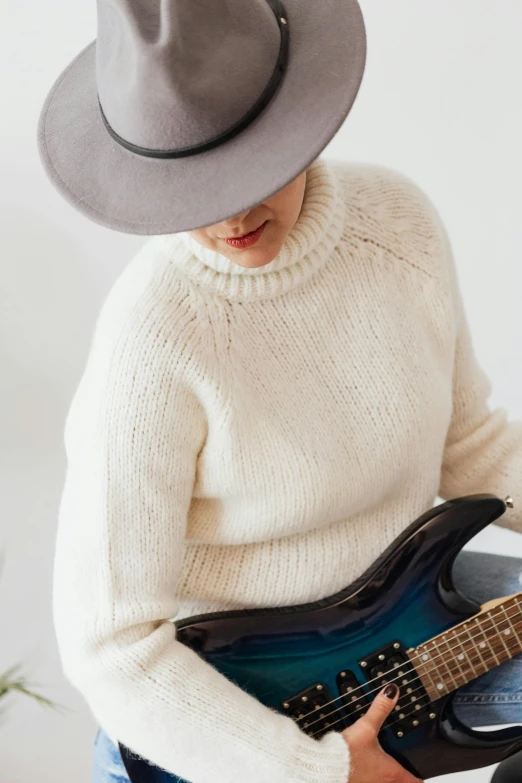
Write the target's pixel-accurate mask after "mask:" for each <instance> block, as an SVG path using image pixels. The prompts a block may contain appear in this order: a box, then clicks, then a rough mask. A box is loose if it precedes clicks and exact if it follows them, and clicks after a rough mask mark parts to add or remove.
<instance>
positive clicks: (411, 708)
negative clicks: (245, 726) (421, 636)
mask: <svg viewBox="0 0 522 783" xmlns="http://www.w3.org/2000/svg"><path fill="white" fill-rule="evenodd" d="M477 660H478V659H477ZM494 660H495V659H494V658H491V661H494ZM472 668H474V667H472ZM483 673H484V674H485V673H486V672H483ZM479 676H480V675H479ZM419 679H420V678H419ZM463 684H465V683H463ZM458 687H461V686H458ZM424 689H425V688H424V685H422V684H421V685H419V686H418V688H415V690H413V691H412V692H411V693H409V694H408V696H410V697H411V696H412V695H413V694H414V693H417V692H418V691H420V690H424ZM455 690H456V689H455ZM443 695H444V694H443ZM417 703H418V702H417ZM429 703H431V700H430V701H429ZM369 706H370V705H368V707H369ZM415 706H416V705H415V704H413V703H412V704H407V705H406V706H405V707H402V708H401V710H400V715H402V716H403V717H402V718H401V717H398V718H396V720H394V721H392V722H391V723H388V725H386V722H387V721H388V720H390V718H392V717H393V716H394V715H395V712H396V708H395V709H394V711H393V712H392V713H391V715H389V716H388V718H386V721H385V722H384V724H383V726H382V728H383V729H390V728H391V727H392V726H394V725H395V724H396V723H401V722H402V721H403V720H404V719H405V718H408V717H410V715H415V714H416V712H417V710H416V709H415ZM423 706H425V707H428V706H429V705H428V704H426V705H423ZM336 712H339V710H334V711H333V712H332V713H330V715H327V717H328V718H329V717H330V716H331V715H335V713H336ZM364 714H365V713H364V712H361V713H360V716H361V717H362V715H364ZM349 717H350V716H349ZM344 719H345V716H343V715H341V716H340V717H339V718H337V719H336V720H334V722H333V723H328V730H330V729H331V727H332V726H335V724H336V723H339V721H341V720H344ZM319 720H322V718H320V719H319ZM313 723H317V720H315V721H313ZM309 725H312V724H309ZM348 728H349V727H348ZM317 733H318V732H316V733H315V734H314V733H312V734H310V735H309V736H311V737H313V738H315V737H316V736H317Z"/></svg>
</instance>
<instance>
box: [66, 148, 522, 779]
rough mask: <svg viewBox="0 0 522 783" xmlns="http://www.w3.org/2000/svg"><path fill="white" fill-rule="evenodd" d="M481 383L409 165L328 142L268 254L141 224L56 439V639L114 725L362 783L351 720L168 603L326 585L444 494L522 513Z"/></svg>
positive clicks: (192, 766) (168, 751)
mask: <svg viewBox="0 0 522 783" xmlns="http://www.w3.org/2000/svg"><path fill="white" fill-rule="evenodd" d="M490 391H491V387H490V383H489V380H488V378H487V376H486V375H485V374H484V372H483V371H482V370H481V368H480V366H479V365H478V364H477V361H476V358H475V356H474V352H473V347H472V342H471V338H470V334H469V329H468V326H467V322H466V317H465V312H464V308H463V304H462V298H461V294H460V290H459V285H458V279H457V275H456V271H455V268H454V263H453V260H452V256H451V250H450V245H449V241H448V238H447V236H446V234H445V231H444V227H443V226H442V223H441V221H440V219H439V216H438V214H437V213H436V211H435V209H434V208H433V206H432V205H431V203H430V202H429V200H428V199H427V198H426V196H424V194H423V193H422V192H421V191H420V190H419V188H418V187H416V186H415V185H414V184H413V183H412V182H411V181H410V180H408V179H407V178H405V177H403V176H402V175H399V174H397V173H395V172H393V171H390V170H388V169H385V168H382V167H378V166H372V165H366V164H350V163H341V162H339V161H336V162H334V161H330V162H326V161H324V160H322V159H318V160H316V161H315V162H314V163H313V164H312V166H311V167H310V169H309V172H308V176H307V184H306V190H305V196H304V203H303V208H302V210H301V214H300V216H299V219H298V221H297V223H296V225H295V227H294V229H293V230H292V232H291V233H290V235H289V236H288V237H287V239H286V241H285V243H284V245H283V247H282V249H281V251H280V253H279V255H278V256H277V258H275V259H274V260H273V261H272V262H271V263H270V264H268V265H267V266H266V267H261V268H259V269H255V270H249V269H245V268H243V267H240V266H239V265H237V264H233V263H232V262H231V261H229V260H228V259H227V258H226V257H224V256H221V255H220V254H218V253H213V252H212V251H208V250H207V249H205V248H203V247H202V246H201V245H199V243H197V242H195V241H194V240H193V239H192V238H191V237H190V236H189V235H188V234H175V235H164V236H158V237H153V238H151V239H149V240H148V241H147V242H146V243H145V244H144V245H143V247H142V248H141V250H140V251H139V252H138V253H137V254H136V256H135V257H134V258H133V259H132V260H131V262H130V263H129V264H128V265H127V267H126V268H125V270H124V271H123V273H122V274H121V275H120V277H119V278H118V280H117V281H116V282H115V284H114V285H113V287H112V288H111V290H110V292H109V294H108V296H107V298H106V300H105V302H104V304H103V306H102V308H101V311H100V313H99V316H98V319H97V323H96V328H95V330H94V334H93V338H92V341H91V346H90V350H89V355H88V358H87V363H86V367H85V370H84V372H83V374H82V377H81V379H80V381H79V385H78V387H77V389H76V392H75V394H74V397H73V400H72V403H71V406H70V409H69V412H68V415H67V420H66V424H65V435H64V442H65V450H66V457H67V471H66V478H65V486H64V489H63V494H62V499H61V504H60V510H59V525H58V534H57V539H56V552H55V566H54V589H53V609H54V618H55V629H56V636H57V640H58V645H59V650H60V655H61V660H62V665H63V670H64V673H65V676H66V677H67V678H68V680H69V681H70V682H71V683H72V684H73V685H74V686H75V687H76V688H77V689H78V690H79V691H80V692H81V694H82V695H83V696H84V698H85V700H86V702H87V704H88V705H89V707H90V709H91V710H92V713H93V715H94V717H95V718H96V720H97V721H98V723H99V724H100V725H101V726H102V728H103V729H104V730H105V731H106V732H107V733H108V734H109V736H110V737H111V738H112V739H113V740H114V741H116V740H121V741H122V742H123V743H124V744H125V745H127V746H128V747H130V748H131V749H132V750H133V751H134V752H135V753H136V754H139V755H141V756H143V757H145V758H147V759H150V760H151V761H152V762H153V763H155V764H156V765H157V766H159V767H162V768H163V769H165V770H168V771H169V772H171V773H173V774H176V775H179V776H180V777H181V778H182V779H185V780H188V781H191V782H192V783H210V781H212V783H244V781H245V780H247V781H249V783H346V782H347V780H348V778H349V772H350V758H349V751H348V747H347V745H346V743H345V741H344V739H343V738H342V737H341V735H340V734H339V733H337V732H335V731H332V732H329V733H328V734H326V735H325V736H324V737H323V738H322V739H321V740H319V741H318V740H315V739H313V738H311V737H308V736H307V735H306V734H305V733H304V732H302V731H301V730H300V729H299V728H298V727H297V725H296V724H295V723H294V722H293V721H292V719H291V718H289V717H287V716H285V715H282V714H279V713H277V712H276V711H274V710H271V709H268V708H267V707H265V706H264V705H262V704H261V703H260V702H258V701H257V700H256V699H255V698H254V697H253V696H252V695H250V694H248V693H246V692H245V691H243V690H242V689H240V688H239V687H238V686H236V685H235V684H234V683H232V682H230V681H229V680H228V679H226V678H225V677H224V676H223V675H221V674H220V673H219V672H218V671H217V670H216V669H214V668H213V667H212V666H211V665H210V664H208V663H207V662H206V661H204V660H203V659H202V658H201V657H200V656H198V655H197V654H196V653H195V652H193V651H192V650H190V649H189V648H187V647H185V646H184V645H183V644H181V643H180V642H178V641H177V640H176V637H175V625H174V624H173V623H172V622H169V620H174V621H175V620H179V619H181V618H184V617H188V616H191V615H195V614H200V613H204V612H211V611H220V610H227V609H245V608H246V609H248V608H253V607H269V606H272V607H273V606H285V605H293V604H301V603H304V602H308V601H314V600H317V599H320V598H324V597H326V596H329V595H331V594H333V593H335V592H337V591H339V590H341V589H343V588H344V587H345V586H347V585H348V584H349V583H350V582H351V581H352V580H354V579H355V578H356V577H357V576H358V575H360V574H361V573H362V571H364V569H366V568H367V566H369V565H370V564H371V562H372V561H373V560H375V559H376V558H377V557H378V555H379V554H380V553H381V552H382V550H383V549H384V548H385V547H386V546H387V545H388V544H390V542H392V541H393V539H394V538H395V537H396V536H398V535H399V534H400V532H401V531H402V530H403V529H404V528H405V527H406V526H407V525H409V524H410V522H411V521H412V520H413V519H415V518H416V517H417V516H419V515H420V514H422V513H423V512H425V511H426V510H427V509H428V508H430V507H431V506H432V505H433V504H434V502H435V499H436V496H437V494H439V495H440V496H441V497H443V498H448V497H453V496H456V495H462V494H468V493H473V492H493V493H495V494H497V495H499V496H501V497H504V496H505V495H507V494H511V495H512V496H513V498H514V502H515V507H514V509H513V510H508V511H507V512H506V514H505V515H504V516H503V517H502V518H501V519H500V520H499V523H500V524H504V525H506V526H507V527H512V528H513V529H520V528H521V527H522V503H521V502H520V501H521V500H522V497H521V495H522V481H521V476H522V424H521V423H508V422H507V418H506V413H505V411H504V409H499V410H496V411H494V412H491V411H490V410H489V409H488V406H487V397H488V395H489V394H490Z"/></svg>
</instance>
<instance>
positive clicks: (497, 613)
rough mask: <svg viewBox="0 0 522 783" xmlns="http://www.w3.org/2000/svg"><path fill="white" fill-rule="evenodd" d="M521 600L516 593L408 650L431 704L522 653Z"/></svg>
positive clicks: (520, 596)
mask: <svg viewBox="0 0 522 783" xmlns="http://www.w3.org/2000/svg"><path fill="white" fill-rule="evenodd" d="M521 598H522V593H517V594H516V595H515V596H512V597H511V598H509V599H505V600H504V602H503V603H500V601H498V602H496V603H494V604H493V605H492V606H491V607H490V608H488V606H487V605H486V606H485V607H484V608H483V609H482V611H481V612H480V613H479V614H478V615H477V616H475V617H472V618H470V619H469V620H467V621H466V622H463V623H460V624H459V625H456V626H454V627H453V628H451V629H449V630H446V631H444V632H443V633H441V634H440V635H439V636H436V637H434V638H432V639H430V640H429V641H427V642H426V643H425V644H423V645H420V646H419V647H417V648H416V649H415V650H413V649H412V650H410V651H408V652H409V654H410V659H411V660H412V661H415V664H414V665H415V670H416V672H417V675H418V676H419V677H420V679H421V681H422V684H423V685H424V687H425V689H426V691H427V693H428V695H429V697H430V698H431V699H432V700H433V701H436V700H437V699H439V698H440V697H441V696H444V695H445V694H447V693H450V692H451V691H452V690H455V689H458V688H459V687H460V686H461V685H463V684H465V683H467V682H470V681H471V680H474V679H475V678H476V677H480V675H481V674H485V673H486V672H488V671H490V670H491V669H492V668H494V667H495V666H498V665H500V664H501V663H503V662H504V661H505V660H507V659H509V658H512V657H513V656H514V655H517V654H518V653H520V652H522V602H521V600H520V599H521ZM513 610H515V611H513Z"/></svg>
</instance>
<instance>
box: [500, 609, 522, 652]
mask: <svg viewBox="0 0 522 783" xmlns="http://www.w3.org/2000/svg"><path fill="white" fill-rule="evenodd" d="M501 609H502V611H503V612H504V615H505V617H506V620H507V622H508V625H509V627H510V629H511V630H512V631H513V634H514V637H515V639H516V641H517V642H518V643H519V644H522V642H521V641H520V636H519V635H518V633H517V630H516V628H515V626H514V625H513V623H512V622H511V618H510V616H509V615H508V613H507V612H506V609H505V607H504V604H502V606H501Z"/></svg>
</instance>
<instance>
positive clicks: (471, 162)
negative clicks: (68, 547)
mask: <svg viewBox="0 0 522 783" xmlns="http://www.w3.org/2000/svg"><path fill="white" fill-rule="evenodd" d="M362 4H363V10H364V12H365V17H366V22H367V28H368V42H369V49H368V64H367V71H366V75H365V79H364V83H363V87H362V90H361V93H360V95H359V97H358V99H357V102H356V105H355V107H354V109H353V110H352V113H351V115H350V117H349V118H348V120H347V122H346V123H345V125H344V127H343V129H342V130H341V131H340V133H339V134H338V135H337V136H336V138H335V139H334V140H333V141H332V143H331V144H330V145H329V147H328V148H327V149H326V150H325V152H324V155H325V156H326V157H343V158H347V159H355V160H364V161H373V162H377V163H383V164H385V165H387V166H391V167H395V168H397V169H399V170H401V171H403V172H404V173H406V174H408V175H409V176H411V177H413V178H414V179H415V180H416V181H417V182H418V183H419V184H420V185H421V186H422V187H423V188H424V189H425V190H426V191H427V192H428V194H429V195H430V197H431V198H432V199H433V201H434V202H435V204H436V205H437V207H438V208H439V210H440V211H441V213H442V215H443V217H444V219H445V221H446V224H447V226H448V228H449V232H450V235H451V237H452V240H453V245H454V249H455V253H456V260H457V265H458V270H459V275H460V280H461V285H462V288H463V293H464V299H465V303H466V306H467V312H468V318H469V321H470V323H471V327H472V332H473V335H474V341H475V346H476V351H477V354H478V356H479V359H480V360H481V362H482V365H483V367H484V368H485V369H486V371H487V372H488V374H489V375H490V377H491V378H492V380H493V383H494V392H493V394H492V397H491V400H490V401H491V405H492V406H494V407H496V406H497V405H503V406H506V407H507V408H508V410H509V411H510V414H511V418H515V419H520V418H522V369H521V367H522V362H521V359H522V308H521V306H520V298H521V291H522V268H521V267H522V220H521V215H522V189H521V182H522V153H521V150H520V140H521V139H522V61H521V57H522V55H521V50H520V31H521V30H522V5H521V4H520V2H519V0H502V2H497V3H492V2H491V0H423V2H419V0H394V2H388V0H362ZM4 13H7V14H8V17H9V19H8V23H5V18H4V24H3V25H2V26H1V31H0V36H1V39H0V42H1V46H0V52H1V55H0V56H1V57H2V62H1V66H2V67H1V71H0V73H1V74H2V76H1V94H2V103H3V107H2V116H1V123H2V125H1V140H2V143H1V145H0V159H1V173H2V176H1V177H0V187H1V200H2V203H1V208H0V215H1V220H2V226H1V233H2V242H3V248H4V250H3V252H2V258H1V261H0V271H1V276H0V305H1V306H0V363H1V364H0V366H1V376H0V492H1V502H2V509H1V521H0V526H1V529H0V548H6V549H7V560H6V564H5V568H4V574H3V577H2V580H1V582H0V671H3V670H4V669H5V668H6V667H7V666H8V665H10V664H12V663H14V662H16V661H18V660H23V661H24V662H25V671H26V672H27V673H28V674H29V675H30V676H31V678H32V679H33V680H34V681H35V682H36V683H38V685H39V686H40V687H41V690H42V691H43V692H45V693H46V695H48V696H49V697H51V698H53V699H56V700H58V701H59V702H61V703H63V704H66V705H67V706H68V708H69V711H68V712H67V713H64V714H59V713H54V712H51V711H48V710H44V709H43V708H42V707H40V706H38V705H36V704H34V703H33V702H32V701H31V700H29V699H27V698H23V697H19V698H16V699H14V698H13V699H12V700H11V707H10V709H9V713H8V715H7V716H6V717H5V718H4V723H3V724H0V770H1V772H0V778H1V781H2V783H30V781H34V780H38V781H39V783H58V781H59V782H60V783H61V782H62V781H64V783H65V781H74V783H88V782H89V781H90V769H91V753H92V749H91V742H92V738H93V736H94V730H95V725H94V721H93V719H92V718H91V715H90V713H89V711H88V709H87V708H86V706H85V704H84V702H83V700H82V698H81V697H80V696H79V695H78V694H77V693H76V692H75V691H73V689H72V688H71V687H70V686H69V685H68V683H67V682H66V681H65V680H64V678H63V676H62V673H61V669H60V663H59V659H58V655H57V650H56V646H55V642H54V635H53V629H52V620H51V593H50V591H51V573H52V557H53V547H54V536H55V528H56V519H57V509H58V503H59V498H60V493H61V488H62V481H63V478H64V470H65V457H64V452H63V448H62V435H63V426H64V420H65V415H66V412H67V408H68V405H69V402H70V399H71V397H72V394H73V392H74V389H75V386H76V384H77V382H78V380H79V377H80V374H81V372H82V369H83V365H84V362H85V360H86V355H87V350H88V345H89V340H90V336H91V331H92V329H93V325H94V321H95V319H96V316H97V313H98V311H99V308H100V306H101V303H102V301H103V299H104V297H105V294H106V292H107V290H108V289H109V287H110V286H111V284H112V282H113V281H114V279H115V278H116V277H117V276H118V275H119V274H120V272H121V271H122V270H123V268H124V267H125V266H126V264H127V263H128V261H129V260H130V257H131V255H132V254H134V252H135V251H136V250H137V249H138V248H139V247H140V246H141V244H142V243H143V241H144V238H140V237H137V236H131V235H125V234H122V233H118V232H112V231H109V230H108V229H105V228H103V227H101V226H99V225H97V224H94V223H92V222H90V221H88V220H87V219H86V218H84V217H83V216H81V215H80V214H79V213H77V212H76V211H75V210H74V209H73V208H72V207H70V206H69V205H68V204H67V203H66V202H65V201H63V200H62V199H61V197H60V196H59V195H58V194H57V193H56V191H55V190H54V189H53V187H52V186H51V184H50V183H49V181H48V180H47V178H46V177H45V175H44V173H43V170H42V168H41V166H40V163H39V159H38V155H37V149H36V143H35V134H36V124H37V120H38V116H39V112H40V108H41V104H42V102H43V100H44V97H45V95H46V94H47V92H48V90H49V89H50V86H51V84H52V83H53V82H54V80H55V78H56V77H57V76H58V74H59V73H60V72H61V71H62V69H63V68H64V67H65V66H66V65H67V64H68V63H69V62H70V60H72V58H73V57H74V56H75V55H76V54H77V53H78V52H79V51H80V49H82V48H83V47H84V46H85V45H86V44H87V43H89V42H90V41H91V40H93V39H94V38H95V37H96V10H95V3H94V2H93V0H76V2H74V3H71V2H69V0H47V2H45V3H42V2H40V0H24V3H18V4H17V3H10V4H9V8H7V5H6V6H5V9H4ZM293 132H295V133H298V132H299V131H298V129H294V130H293ZM520 480H521V482H522V476H521V478H520ZM513 492H515V488H514V490H513ZM521 540H522V539H520V540H519V537H518V536H517V534H514V533H509V532H506V531H503V530H499V529H492V530H490V531H488V532H487V533H486V534H484V535H482V536H481V537H480V540H476V541H475V542H474V544H475V548H479V547H482V548H486V549H487V548H489V549H492V550H495V551H511V552H512V551H514V550H513V547H515V548H516V547H518V550H517V551H519V552H520V554H521V556H522V546H521V545H520V541H521ZM489 775H490V771H489V772H488V774H484V773H481V774H479V773H474V774H473V775H471V776H465V775H461V776H455V778H454V780H455V781H457V779H458V782H459V783H463V782H464V780H466V781H468V780H469V781H473V782H474V783H479V779H480V781H482V780H484V781H485V780H489Z"/></svg>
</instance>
